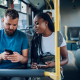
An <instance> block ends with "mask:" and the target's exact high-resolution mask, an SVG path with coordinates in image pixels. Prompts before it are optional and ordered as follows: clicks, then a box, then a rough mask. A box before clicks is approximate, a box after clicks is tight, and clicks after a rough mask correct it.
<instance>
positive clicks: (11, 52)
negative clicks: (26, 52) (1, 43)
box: [5, 49, 13, 55]
mask: <svg viewBox="0 0 80 80" xmlns="http://www.w3.org/2000/svg"><path fill="white" fill-rule="evenodd" d="M5 51H6V52H8V53H10V55H11V54H13V51H12V50H9V49H5Z"/></svg>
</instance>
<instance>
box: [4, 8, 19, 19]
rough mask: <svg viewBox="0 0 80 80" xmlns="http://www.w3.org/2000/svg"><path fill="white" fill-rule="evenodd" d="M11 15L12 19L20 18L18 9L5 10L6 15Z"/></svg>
mask: <svg viewBox="0 0 80 80" xmlns="http://www.w3.org/2000/svg"><path fill="white" fill-rule="evenodd" d="M7 16H9V17H10V18H11V19H16V18H19V14H18V11H16V10H15V9H7V10H6V12H5V17H7Z"/></svg>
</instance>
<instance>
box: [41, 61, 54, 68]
mask: <svg viewBox="0 0 80 80" xmlns="http://www.w3.org/2000/svg"><path fill="white" fill-rule="evenodd" d="M45 64H46V66H40V68H49V67H54V66H55V62H53V61H48V62H45Z"/></svg>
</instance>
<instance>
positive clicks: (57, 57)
mask: <svg viewBox="0 0 80 80" xmlns="http://www.w3.org/2000/svg"><path fill="white" fill-rule="evenodd" d="M54 5H55V62H56V63H55V70H56V72H55V74H56V79H55V80H61V76H60V47H58V42H57V41H58V40H57V39H58V38H57V36H58V31H59V18H60V17H59V0H55V1H54Z"/></svg>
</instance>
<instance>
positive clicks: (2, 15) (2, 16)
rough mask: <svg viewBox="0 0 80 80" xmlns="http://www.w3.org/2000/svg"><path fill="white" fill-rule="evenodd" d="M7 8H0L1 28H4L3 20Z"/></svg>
mask: <svg viewBox="0 0 80 80" xmlns="http://www.w3.org/2000/svg"><path fill="white" fill-rule="evenodd" d="M5 11H6V9H3V8H0V29H3V21H2V18H4V14H5Z"/></svg>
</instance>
